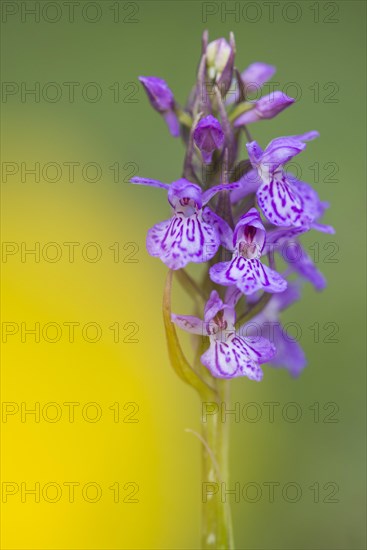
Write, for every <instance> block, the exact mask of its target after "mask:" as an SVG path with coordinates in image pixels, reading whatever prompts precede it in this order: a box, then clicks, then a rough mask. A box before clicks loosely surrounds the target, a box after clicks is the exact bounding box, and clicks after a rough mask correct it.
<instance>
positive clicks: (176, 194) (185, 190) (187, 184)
mask: <svg viewBox="0 0 367 550" xmlns="http://www.w3.org/2000/svg"><path fill="white" fill-rule="evenodd" d="M182 199H190V200H192V201H194V202H195V203H196V205H197V207H198V208H201V206H202V196H201V189H200V187H199V186H198V185H196V183H192V182H191V181H189V180H187V179H185V178H181V179H179V180H176V181H173V182H172V183H171V185H170V186H169V191H168V201H169V203H170V204H171V206H173V207H174V208H175V207H176V205H177V204H178V203H179V201H180V200H182Z"/></svg>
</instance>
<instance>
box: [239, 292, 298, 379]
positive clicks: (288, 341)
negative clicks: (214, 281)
mask: <svg viewBox="0 0 367 550" xmlns="http://www.w3.org/2000/svg"><path fill="white" fill-rule="evenodd" d="M299 298H300V290H299V285H297V284H294V283H293V284H292V283H291V284H289V285H288V287H287V289H286V290H285V291H284V292H282V293H280V294H275V295H274V296H273V297H272V298H271V300H270V302H269V303H268V304H267V305H266V306H265V308H264V309H263V310H262V311H261V313H259V314H258V315H256V316H255V317H253V319H251V322H250V323H248V324H247V325H245V326H244V330H245V332H246V334H251V335H256V334H258V332H259V331H260V333H261V335H262V336H263V335H265V337H266V338H268V339H269V340H270V341H271V342H273V344H274V346H275V349H276V353H275V355H274V357H272V359H271V361H270V365H271V366H273V367H280V368H282V367H283V368H286V369H287V370H288V372H289V373H290V374H291V375H292V376H295V377H296V376H298V375H299V374H300V373H301V371H302V370H303V369H304V367H305V366H306V363H307V361H306V356H305V354H304V351H303V349H302V348H301V346H300V344H299V343H298V342H297V340H295V339H294V338H293V337H291V336H289V334H287V332H286V331H285V329H284V328H283V326H282V324H281V323H280V321H279V314H280V313H281V312H282V311H283V310H284V309H286V308H288V307H289V306H290V305H291V304H293V303H294V302H295V301H297V300H299Z"/></svg>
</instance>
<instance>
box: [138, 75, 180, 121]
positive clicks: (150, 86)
mask: <svg viewBox="0 0 367 550" xmlns="http://www.w3.org/2000/svg"><path fill="white" fill-rule="evenodd" d="M139 80H140V82H141V83H142V84H143V86H144V88H145V91H146V93H147V95H148V98H149V101H150V103H151V105H152V107H153V108H154V109H156V110H157V111H159V112H160V113H163V112H165V111H168V110H171V109H172V107H173V105H174V98H173V93H172V92H171V90H170V88H169V87H168V85H167V83H166V82H165V81H164V80H163V79H162V78H158V77H156V76H140V77H139Z"/></svg>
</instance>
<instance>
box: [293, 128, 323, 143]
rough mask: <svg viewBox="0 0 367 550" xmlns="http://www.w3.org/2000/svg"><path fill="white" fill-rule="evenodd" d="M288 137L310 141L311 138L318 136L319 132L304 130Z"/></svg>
mask: <svg viewBox="0 0 367 550" xmlns="http://www.w3.org/2000/svg"><path fill="white" fill-rule="evenodd" d="M290 137H292V138H294V139H297V140H300V141H312V140H313V139H316V138H318V137H320V134H319V132H317V131H316V130H311V131H310V132H305V133H304V134H298V135H296V136H290Z"/></svg>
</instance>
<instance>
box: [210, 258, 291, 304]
mask: <svg viewBox="0 0 367 550" xmlns="http://www.w3.org/2000/svg"><path fill="white" fill-rule="evenodd" d="M209 275H210V278H211V280H212V281H213V282H215V283H217V284H220V285H223V286H231V285H236V286H237V288H239V289H240V290H241V292H243V294H247V295H250V294H253V293H254V292H256V291H257V290H259V289H263V290H265V291H266V292H283V291H284V290H285V289H286V288H287V281H285V280H284V279H283V277H281V276H280V275H279V274H278V273H277V272H276V271H273V270H272V269H270V268H269V267H267V266H266V265H263V264H262V263H261V262H260V260H257V259H252V260H247V259H246V258H243V257H242V256H238V255H235V256H234V258H233V259H232V261H230V262H219V263H217V264H215V265H213V266H212V267H211V268H210V270H209Z"/></svg>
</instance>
